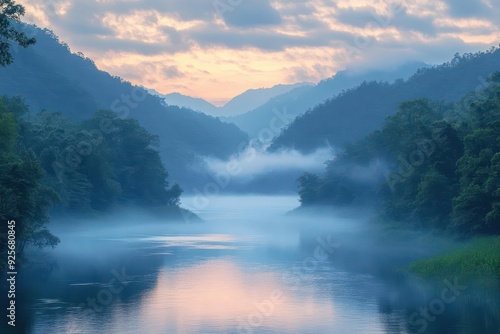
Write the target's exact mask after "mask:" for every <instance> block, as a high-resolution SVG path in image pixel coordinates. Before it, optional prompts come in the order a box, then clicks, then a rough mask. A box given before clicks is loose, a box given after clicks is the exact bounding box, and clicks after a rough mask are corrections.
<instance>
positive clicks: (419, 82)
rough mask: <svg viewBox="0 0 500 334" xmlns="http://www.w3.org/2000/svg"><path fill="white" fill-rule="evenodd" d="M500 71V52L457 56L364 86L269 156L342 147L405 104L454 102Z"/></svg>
mask: <svg viewBox="0 0 500 334" xmlns="http://www.w3.org/2000/svg"><path fill="white" fill-rule="evenodd" d="M499 69H500V49H497V48H492V49H490V50H489V51H486V52H478V53H476V54H464V55H458V54H457V55H456V56H455V58H454V59H453V60H452V61H450V62H448V63H445V64H443V65H440V66H434V67H432V68H425V69H421V70H419V71H418V72H417V73H416V74H414V75H413V76H412V77H411V78H410V79H409V80H407V81H404V80H398V81H396V82H395V83H393V84H388V83H384V82H365V83H363V84H361V85H360V86H359V87H356V88H354V89H351V90H348V91H346V92H344V93H342V94H340V95H339V96H337V97H336V98H334V99H331V100H327V101H326V102H324V103H323V104H321V105H318V106H316V107H315V108H313V109H312V110H309V111H308V112H307V113H305V114H304V115H302V116H299V117H297V118H296V119H295V120H294V122H293V123H292V124H290V125H289V126H288V127H287V128H286V129H285V130H284V131H283V132H282V133H281V134H280V135H279V136H278V137H277V138H276V139H275V140H274V142H273V145H272V146H271V148H270V150H271V151H276V150H279V149H282V148H292V147H293V148H296V149H299V150H301V151H304V152H308V151H312V150H314V149H316V148H318V147H321V146H324V145H332V146H334V147H341V146H344V145H345V144H347V143H350V142H352V141H354V140H358V139H361V138H363V137H364V136H366V135H367V134H368V133H370V132H371V131H374V130H376V129H378V128H380V127H381V126H382V124H383V122H384V120H385V118H386V117H387V116H390V115H393V114H394V113H395V112H396V111H397V106H398V105H399V104H400V103H401V102H403V101H406V100H411V99H415V98H429V99H433V100H443V101H448V102H450V101H456V100H458V99H460V98H461V97H462V96H464V95H465V94H467V93H468V92H470V91H473V90H476V89H482V88H484V86H485V81H486V78H487V77H488V76H490V75H491V74H492V73H493V72H494V71H496V70H499Z"/></svg>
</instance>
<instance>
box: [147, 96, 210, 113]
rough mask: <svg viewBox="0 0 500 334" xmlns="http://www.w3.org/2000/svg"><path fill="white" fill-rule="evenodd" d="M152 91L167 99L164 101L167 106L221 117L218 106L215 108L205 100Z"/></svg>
mask: <svg viewBox="0 0 500 334" xmlns="http://www.w3.org/2000/svg"><path fill="white" fill-rule="evenodd" d="M150 91H152V92H154V94H156V95H158V96H160V97H161V98H164V99H165V100H164V101H165V103H166V104H167V105H173V106H178V107H184V108H188V109H192V110H195V111H200V112H202V113H204V114H207V115H210V116H218V115H219V108H217V107H216V106H214V105H213V104H211V103H210V102H208V101H205V100H204V99H200V98H196V97H191V96H186V95H182V94H180V93H170V94H166V95H162V94H160V93H158V92H156V91H154V90H150Z"/></svg>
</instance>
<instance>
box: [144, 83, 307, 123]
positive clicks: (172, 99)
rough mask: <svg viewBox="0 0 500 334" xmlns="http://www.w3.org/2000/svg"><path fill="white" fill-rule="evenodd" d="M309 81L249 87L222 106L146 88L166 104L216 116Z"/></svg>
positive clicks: (260, 102) (241, 111)
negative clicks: (256, 87) (265, 86)
mask: <svg viewBox="0 0 500 334" xmlns="http://www.w3.org/2000/svg"><path fill="white" fill-rule="evenodd" d="M311 85H312V84H309V83H297V84H293V85H276V86H273V87H271V88H258V89H249V90H247V91H245V92H243V93H241V94H240V95H238V96H235V97H234V98H232V99H231V100H230V101H229V102H227V103H226V104H225V105H224V106H222V107H216V106H214V105H213V104H211V103H210V102H208V101H206V100H204V99H200V98H196V97H191V96H186V95H182V94H179V93H170V94H166V95H162V94H160V93H158V92H156V91H155V90H153V89H147V90H148V91H149V92H151V93H152V94H154V95H157V96H159V97H161V98H162V99H165V103H166V104H168V105H175V106H179V107H186V108H189V109H192V110H196V111H201V112H202V113H204V114H207V115H210V116H216V117H230V116H236V115H241V114H244V113H246V112H248V111H250V110H253V109H255V108H257V107H259V106H261V105H263V104H264V103H266V102H268V101H269V100H270V99H272V98H274V97H276V96H278V95H281V94H285V93H287V92H289V91H291V90H293V89H295V88H298V87H305V86H311Z"/></svg>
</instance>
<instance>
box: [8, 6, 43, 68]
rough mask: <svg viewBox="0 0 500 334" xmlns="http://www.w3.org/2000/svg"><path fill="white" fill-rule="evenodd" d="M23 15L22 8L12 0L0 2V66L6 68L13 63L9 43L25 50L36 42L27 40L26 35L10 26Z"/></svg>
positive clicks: (31, 39) (32, 39) (30, 39)
mask: <svg viewBox="0 0 500 334" xmlns="http://www.w3.org/2000/svg"><path fill="white" fill-rule="evenodd" d="M23 15H24V7H23V6H21V5H18V4H16V3H15V2H14V1H12V0H1V1H0V66H7V65H9V64H12V62H13V61H14V58H13V57H12V54H11V52H10V44H11V43H17V44H19V45H20V46H22V47H25V48H26V47H28V46H30V45H32V44H35V42H36V40H35V39H34V38H29V37H28V36H26V33H24V32H23V31H19V30H18V29H16V28H14V27H13V26H12V22H13V21H17V22H19V20H20V19H21V17H22V16H23Z"/></svg>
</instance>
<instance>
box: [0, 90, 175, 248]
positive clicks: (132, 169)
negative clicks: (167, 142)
mask: <svg viewBox="0 0 500 334" xmlns="http://www.w3.org/2000/svg"><path fill="white" fill-rule="evenodd" d="M0 124H2V127H1V128H0V220H2V221H4V222H7V221H9V220H15V221H16V222H17V226H16V233H17V236H16V237H17V242H18V254H19V255H21V254H22V250H23V249H24V246H25V245H36V246H40V247H44V246H54V245H55V244H57V242H58V239H57V237H55V236H53V235H52V234H51V233H50V232H49V230H48V229H47V224H48V222H49V212H50V213H51V216H54V215H56V216H57V215H61V214H65V215H66V214H72V215H74V214H78V215H80V216H81V215H82V214H83V215H89V214H96V213H97V214H99V213H105V212H110V211H112V210H113V209H115V210H116V209H118V208H123V207H125V206H127V207H131V206H132V207H133V206H137V207H141V208H146V209H147V208H164V212H178V210H179V208H178V204H179V197H180V195H181V192H182V190H181V189H180V187H179V186H178V185H177V184H175V185H170V184H169V182H168V180H167V178H168V173H167V171H166V169H165V167H164V166H163V164H162V162H161V159H160V155H159V152H158V150H157V147H158V137H157V136H154V135H152V134H150V133H149V132H148V131H146V130H145V129H144V128H143V127H142V126H140V125H139V123H138V122H137V121H136V120H129V119H126V120H123V119H120V118H119V117H118V116H117V115H116V114H115V113H113V112H112V111H99V112H97V113H95V115H94V116H93V117H92V118H91V119H89V120H85V121H78V122H76V121H71V120H69V119H68V118H67V117H65V116H64V115H62V114H61V113H52V112H46V111H43V112H41V113H38V114H36V115H33V114H31V113H29V111H28V107H27V106H26V105H25V104H24V103H23V102H22V100H21V99H20V98H8V97H0ZM49 210H50V211H49ZM6 240H7V229H2V231H0V245H1V249H0V253H1V254H4V252H5V251H6V245H7V242H6Z"/></svg>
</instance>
